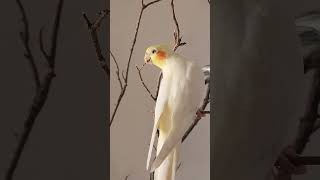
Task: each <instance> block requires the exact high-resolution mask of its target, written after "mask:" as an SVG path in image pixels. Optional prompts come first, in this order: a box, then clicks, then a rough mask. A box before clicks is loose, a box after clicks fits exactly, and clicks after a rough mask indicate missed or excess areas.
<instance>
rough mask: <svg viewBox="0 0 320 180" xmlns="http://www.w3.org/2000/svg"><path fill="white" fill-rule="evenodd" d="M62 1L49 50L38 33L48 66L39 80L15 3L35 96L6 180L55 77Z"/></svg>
mask: <svg viewBox="0 0 320 180" xmlns="http://www.w3.org/2000/svg"><path fill="white" fill-rule="evenodd" d="M63 2H64V1H63V0H59V2H58V6H57V9H56V15H55V19H54V24H53V30H52V34H51V46H50V48H49V49H50V52H46V51H45V48H44V43H43V38H42V29H41V30H40V33H39V41H40V42H39V46H40V49H41V52H42V53H43V55H44V57H45V59H46V62H47V64H48V67H49V70H48V72H47V73H46V75H45V77H44V78H43V80H42V82H41V81H40V78H39V74H38V70H37V67H36V65H35V62H34V56H33V55H32V53H31V50H30V46H29V36H30V32H29V25H28V19H27V16H26V13H25V10H24V7H23V5H22V3H21V1H20V0H16V3H17V5H18V7H19V10H20V13H21V15H22V22H23V23H24V31H23V32H21V33H20V36H21V39H22V42H23V45H24V47H25V50H26V53H25V57H26V58H27V59H28V60H29V62H30V65H31V66H30V67H31V69H32V71H33V76H34V81H35V84H36V90H35V96H34V97H33V102H32V104H31V108H30V110H29V112H28V115H27V118H26V120H25V122H24V129H23V132H22V133H21V135H20V136H18V138H19V142H18V145H17V147H16V149H15V151H14V154H13V157H12V159H11V161H10V165H9V168H8V170H7V172H6V176H5V178H6V180H12V178H13V175H14V172H15V170H16V168H17V166H18V163H19V160H20V157H21V155H22V153H23V151H24V147H25V144H26V143H27V141H28V139H29V135H30V133H31V131H32V128H33V125H34V123H35V120H36V118H37V117H38V115H39V113H40V111H41V109H42V107H43V106H44V104H45V102H46V100H47V97H48V94H49V90H50V87H51V83H52V80H53V78H54V77H55V59H56V50H57V40H58V32H59V26H60V19H61V12H62V7H63Z"/></svg>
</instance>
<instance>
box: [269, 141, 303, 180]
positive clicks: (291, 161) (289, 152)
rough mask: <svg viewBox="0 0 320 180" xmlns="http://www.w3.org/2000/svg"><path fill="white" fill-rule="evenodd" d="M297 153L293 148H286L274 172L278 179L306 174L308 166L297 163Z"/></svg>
mask: <svg viewBox="0 0 320 180" xmlns="http://www.w3.org/2000/svg"><path fill="white" fill-rule="evenodd" d="M298 156H299V155H298V154H297V153H296V151H295V150H294V148H293V147H292V146H288V147H286V148H285V149H284V150H283V151H282V152H281V154H280V156H279V157H278V159H277V161H276V163H275V165H274V167H275V168H274V171H273V173H274V174H275V176H276V177H290V176H291V175H301V174H305V173H306V171H307V169H306V166H305V165H303V164H300V163H298V162H297V160H296V159H297V157H298Z"/></svg>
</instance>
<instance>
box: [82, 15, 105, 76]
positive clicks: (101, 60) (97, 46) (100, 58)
mask: <svg viewBox="0 0 320 180" xmlns="http://www.w3.org/2000/svg"><path fill="white" fill-rule="evenodd" d="M108 13H109V11H108V10H103V11H101V12H100V13H99V16H98V18H97V19H96V20H95V21H94V22H93V23H92V22H91V21H90V20H89V18H88V16H87V14H86V13H82V16H83V18H84V20H85V22H86V24H87V27H88V30H89V33H90V35H91V41H92V43H93V46H94V48H95V51H96V56H97V58H98V61H99V63H100V66H101V68H102V69H103V70H104V72H105V73H106V75H107V78H109V77H110V68H109V67H108V63H107V61H106V58H105V57H104V56H103V54H102V51H101V46H100V41H99V39H98V34H97V30H98V28H99V27H100V24H101V22H102V20H103V19H104V18H105V17H106V15H107V14H108Z"/></svg>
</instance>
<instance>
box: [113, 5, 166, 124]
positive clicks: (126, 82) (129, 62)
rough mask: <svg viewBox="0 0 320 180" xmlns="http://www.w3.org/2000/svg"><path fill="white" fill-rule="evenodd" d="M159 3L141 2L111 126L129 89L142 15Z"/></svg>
mask: <svg viewBox="0 0 320 180" xmlns="http://www.w3.org/2000/svg"><path fill="white" fill-rule="evenodd" d="M159 1H161V0H155V1H151V2H149V3H147V4H145V3H144V0H141V9H140V13H139V17H138V21H137V25H136V29H135V34H134V38H133V42H132V45H131V48H130V54H129V58H128V62H127V66H126V71H125V75H124V74H123V73H122V76H123V88H122V89H121V92H120V95H119V97H118V99H117V103H116V107H115V109H114V111H113V113H112V116H111V120H110V126H111V125H112V123H113V121H114V118H115V115H116V113H117V110H118V108H119V105H120V103H121V100H122V98H123V96H124V94H125V92H126V90H127V87H128V78H129V69H130V64H131V59H132V55H133V51H134V48H135V45H136V41H137V37H138V33H139V29H140V23H141V18H142V15H143V13H144V11H145V10H146V9H147V8H148V7H149V6H151V5H152V4H155V3H157V2H159Z"/></svg>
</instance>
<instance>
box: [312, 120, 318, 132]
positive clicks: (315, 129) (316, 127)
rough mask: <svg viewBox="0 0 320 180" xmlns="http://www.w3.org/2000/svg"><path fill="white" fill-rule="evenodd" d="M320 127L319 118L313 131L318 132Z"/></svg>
mask: <svg viewBox="0 0 320 180" xmlns="http://www.w3.org/2000/svg"><path fill="white" fill-rule="evenodd" d="M318 129H320V120H319V119H318V120H317V121H316V122H315V124H314V127H313V130H312V133H314V132H316V131H317V130H318Z"/></svg>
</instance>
